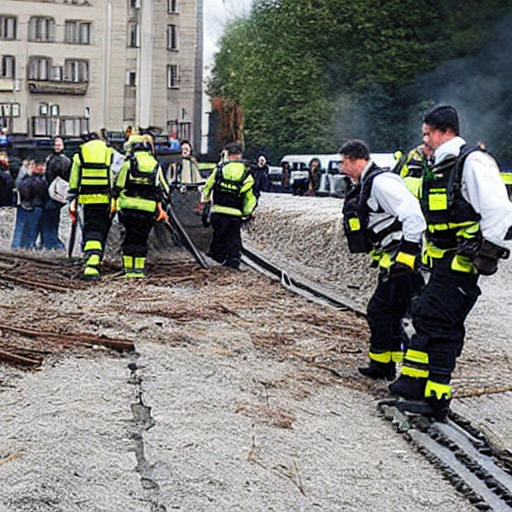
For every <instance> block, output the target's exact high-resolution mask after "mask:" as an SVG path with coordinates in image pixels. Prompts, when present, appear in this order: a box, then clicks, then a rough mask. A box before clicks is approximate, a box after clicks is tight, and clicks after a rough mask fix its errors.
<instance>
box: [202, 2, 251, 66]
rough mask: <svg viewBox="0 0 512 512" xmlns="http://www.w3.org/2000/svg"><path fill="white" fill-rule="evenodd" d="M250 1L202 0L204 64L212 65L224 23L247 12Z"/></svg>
mask: <svg viewBox="0 0 512 512" xmlns="http://www.w3.org/2000/svg"><path fill="white" fill-rule="evenodd" d="M251 2H252V0H204V63H205V65H206V66H207V67H208V66H210V65H211V63H212V59H213V54H214V53H215V52H216V51H217V42H218V40H219V37H220V36H221V35H222V32H223V30H224V26H225V23H226V21H228V20H230V19H232V18H234V17H237V16H241V15H243V14H244V13H247V12H249V9H250V7H251Z"/></svg>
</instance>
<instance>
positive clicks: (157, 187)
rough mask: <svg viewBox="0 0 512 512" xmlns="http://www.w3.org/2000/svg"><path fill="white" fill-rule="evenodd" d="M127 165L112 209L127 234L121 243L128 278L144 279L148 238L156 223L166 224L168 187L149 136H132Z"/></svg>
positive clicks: (117, 186)
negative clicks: (163, 199) (165, 206)
mask: <svg viewBox="0 0 512 512" xmlns="http://www.w3.org/2000/svg"><path fill="white" fill-rule="evenodd" d="M125 149H126V151H127V154H126V157H125V163H124V165H123V167H122V169H121V172H120V173H119V176H118V177H117V180H116V183H115V186H114V190H113V197H114V198H115V203H114V205H113V208H115V209H116V210H117V211H118V212H119V220H120V221H121V223H122V224H123V226H124V227H125V230H126V233H125V236H124V239H123V242H122V250H123V267H124V270H125V275H126V277H144V276H145V266H146V256H147V253H148V237H149V233H150V232H151V229H152V228H153V225H154V224H155V221H161V220H162V221H165V220H167V214H166V213H165V211H164V210H163V208H162V198H163V195H164V194H165V195H166V196H167V197H168V195H169V192H170V190H169V185H168V184H167V181H166V179H165V176H164V173H163V171H162V168H161V167H160V164H159V163H158V161H157V160H156V158H155V157H154V156H153V153H154V150H153V140H152V138H151V136H150V135H131V136H130V138H129V139H128V141H127V142H126V143H125Z"/></svg>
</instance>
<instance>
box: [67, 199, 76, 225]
mask: <svg viewBox="0 0 512 512" xmlns="http://www.w3.org/2000/svg"><path fill="white" fill-rule="evenodd" d="M69 216H70V217H71V222H72V223H73V224H75V222H76V199H73V200H72V201H71V202H70V203H69Z"/></svg>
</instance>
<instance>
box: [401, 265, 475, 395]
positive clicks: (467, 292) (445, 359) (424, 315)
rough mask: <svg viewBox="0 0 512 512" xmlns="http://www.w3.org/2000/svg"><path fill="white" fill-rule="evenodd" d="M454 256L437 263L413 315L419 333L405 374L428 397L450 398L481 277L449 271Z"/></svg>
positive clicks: (404, 369) (403, 373)
mask: <svg viewBox="0 0 512 512" xmlns="http://www.w3.org/2000/svg"><path fill="white" fill-rule="evenodd" d="M452 258H453V255H447V256H445V257H444V258H442V259H438V260H436V261H435V264H434V268H433V270H432V274H431V276H430V279H429V281H428V284H427V285H426V286H425V288H424V290H423V292H422V293H421V295H420V296H419V298H418V300H417V301H415V302H414V303H413V306H412V309H411V314H412V319H413V325H414V328H415V330H416V333H415V335H414V336H413V337H412V338H411V341H410V345H409V348H408V350H407V352H406V354H405V359H404V365H403V367H402V375H405V376H408V377H412V378H414V379H420V380H421V381H423V383H424V384H425V397H427V398H428V397H430V396H435V397H437V398H438V399H441V398H443V396H445V397H446V398H449V397H450V394H451V391H450V386H449V383H450V379H451V375H452V372H453V370H454V369H455V362H456V359H457V357H458V356H459V355H460V354H461V352H462V347H463V344H464V335H465V329H464V321H465V319H466V317H467V316H468V314H469V312H470V311H471V309H472V308H473V306H474V305H475V303H476V301H477V299H478V296H479V295H480V293H481V292H480V288H479V287H478V284H477V281H478V275H475V274H469V273H464V272H454V271H453V270H451V269H450V264H451V260H452Z"/></svg>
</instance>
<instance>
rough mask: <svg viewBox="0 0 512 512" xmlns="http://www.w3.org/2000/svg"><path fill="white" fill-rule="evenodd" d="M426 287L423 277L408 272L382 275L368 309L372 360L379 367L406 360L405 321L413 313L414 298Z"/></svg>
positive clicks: (382, 273)
mask: <svg viewBox="0 0 512 512" xmlns="http://www.w3.org/2000/svg"><path fill="white" fill-rule="evenodd" d="M423 285H424V280H423V276H422V275H421V274H420V273H419V272H416V271H413V270H406V269H404V270H403V271H401V272H400V273H395V274H394V273H393V270H391V272H390V273H388V272H381V273H380V274H379V280H378V284H377V287H376V289H375V291H374V293H373V296H372V298H371V299H370V302H369V303H368V308H367V314H368V317H367V320H368V326H369V327H370V333H371V336H370V350H369V357H370V359H371V360H372V361H376V362H379V363H390V362H394V363H396V362H399V361H401V360H402V356H403V350H404V345H405V344H406V342H407V336H406V334H405V332H404V330H403V326H402V320H403V318H404V317H405V316H406V315H407V313H408V312H409V309H410V305H411V301H412V299H413V297H415V296H417V295H418V294H419V292H420V290H421V288H422V287H423Z"/></svg>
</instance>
